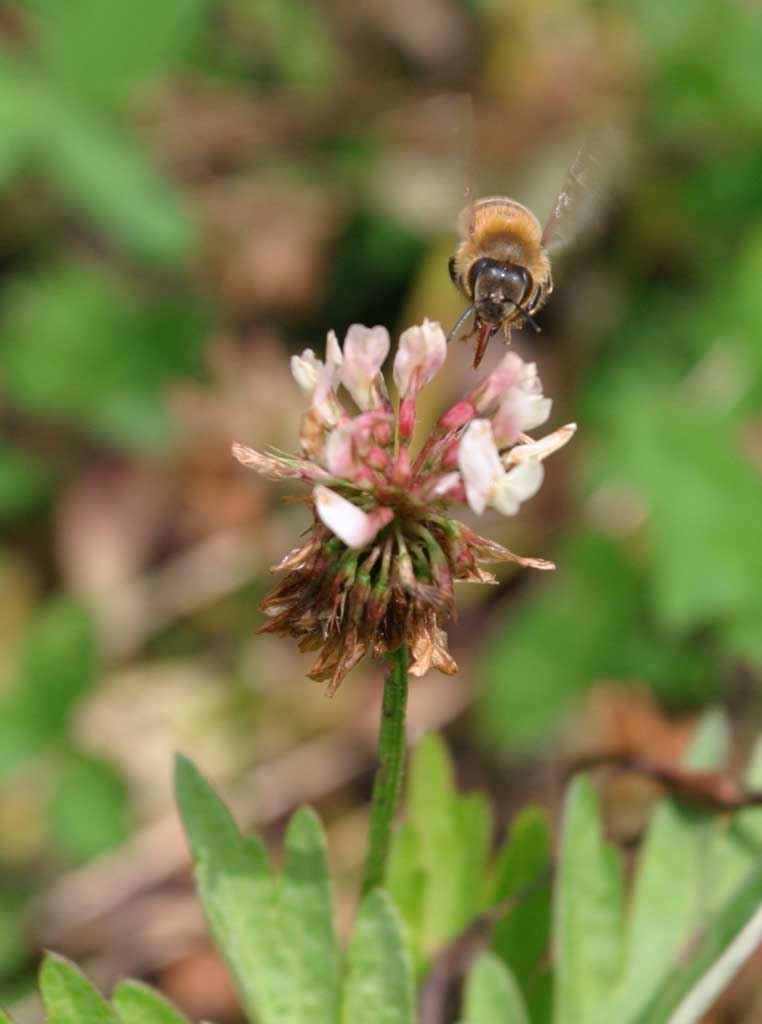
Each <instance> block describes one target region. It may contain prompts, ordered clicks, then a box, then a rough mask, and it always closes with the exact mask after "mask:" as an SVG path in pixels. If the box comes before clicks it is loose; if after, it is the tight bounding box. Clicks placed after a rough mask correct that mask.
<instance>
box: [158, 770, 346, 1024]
mask: <svg viewBox="0 0 762 1024" xmlns="http://www.w3.org/2000/svg"><path fill="white" fill-rule="evenodd" d="M175 779H176V791H177V800H178V803H179V806H180V812H181V814H182V818H183V822H184V824H185V829H186V832H187V834H188V839H189V842H190V845H191V851H192V854H193V860H194V865H195V876H196V881H197V884H198V888H199V895H200V897H201V902H202V904H203V907H204V911H205V914H206V917H207V920H208V921H209V925H210V928H211V931H212V934H213V936H214V939H215V942H216V943H217V945H218V947H219V948H220V951H221V952H222V954H223V956H225V958H226V960H227V961H228V963H229V964H230V967H231V970H232V973H233V976H234V978H235V980H236V982H237V985H238V988H239V990H240V992H241V996H242V999H243V1001H244V1004H245V1006H246V1008H247V1010H248V1012H249V1014H250V1015H251V1017H252V1018H253V1019H255V1020H257V1021H262V1022H263V1024H276V1022H277V1024H290V1022H294V1024H307V1022H308V1021H309V1022H314V1024H321V1022H325V1024H329V1022H330V1024H333V1022H334V1021H335V1019H336V1006H337V1002H338V994H337V989H338V952H337V948H336V938H335V935H334V931H333V919H332V912H331V899H330V886H329V881H328V872H327V868H326V864H325V849H324V840H323V835H322V831H321V829H320V826H319V823H318V821H317V819H316V818H315V816H314V815H313V814H312V812H311V811H308V810H302V811H300V812H298V813H297V814H296V815H295V816H294V818H293V819H292V822H291V825H290V826H289V830H288V835H287V840H286V865H285V867H284V872H283V876H282V878H281V879H280V880H276V878H275V877H274V875H273V872H272V869H271V867H270V864H269V861H268V858H267V854H266V851H265V849H264V846H263V844H262V843H261V841H260V840H259V839H258V838H256V837H255V836H251V837H247V838H245V839H244V838H242V837H241V835H240V833H239V832H238V829H237V827H236V825H235V823H234V822H233V819H232V818H231V816H230V814H229V812H228V810H227V808H226V807H225V805H224V804H223V802H222V801H221V800H220V798H219V797H218V796H217V795H216V794H215V793H214V792H213V791H212V789H211V788H210V787H209V785H208V784H207V783H206V782H205V781H204V779H203V778H202V777H201V775H200V774H199V772H198V771H197V769H196V768H195V767H194V766H193V765H192V764H191V762H190V761H188V760H186V759H185V758H182V757H179V758H178V759H177V768H176V776H175Z"/></svg>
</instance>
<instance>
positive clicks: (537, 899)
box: [492, 807, 552, 1004]
mask: <svg viewBox="0 0 762 1024" xmlns="http://www.w3.org/2000/svg"><path fill="white" fill-rule="evenodd" d="M551 872H552V846H551V835H550V824H549V822H548V819H547V816H546V815H545V813H544V811H542V810H541V809H540V808H535V807H526V808H524V809H523V810H522V811H520V812H519V813H518V814H517V815H516V817H515V818H514V819H513V822H512V824H511V829H510V833H509V835H508V837H507V839H506V841H505V844H504V846H503V849H502V850H501V851H500V852H499V853H498V855H497V858H496V863H495V868H494V872H493V873H494V878H495V883H494V889H493V896H492V902H493V904H497V903H504V902H507V903H508V905H509V906H510V908H511V909H510V911H509V912H508V913H506V914H505V915H504V916H503V917H502V918H501V919H500V920H499V921H498V922H497V924H496V925H495V929H494V933H493V938H492V948H493V949H494V950H495V952H496V953H497V954H498V955H499V956H500V958H501V959H502V960H503V962H504V963H505V964H506V965H507V966H508V967H509V968H510V970H511V973H512V975H513V976H514V977H515V979H516V981H517V982H518V983H519V985H520V986H521V989H522V991H523V992H524V994H525V996H526V998H527V1000H528V1001H529V1002H530V1004H531V1003H532V1002H533V1001H534V1000H535V999H537V998H538V996H539V995H540V993H541V992H542V991H543V977H542V974H541V960H542V957H543V955H544V953H545V950H546V949H547V947H548V942H549V938H550V906H551V903H550V896H551V886H550V879H551Z"/></svg>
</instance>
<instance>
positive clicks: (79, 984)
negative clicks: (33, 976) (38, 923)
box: [0, 954, 188, 1024]
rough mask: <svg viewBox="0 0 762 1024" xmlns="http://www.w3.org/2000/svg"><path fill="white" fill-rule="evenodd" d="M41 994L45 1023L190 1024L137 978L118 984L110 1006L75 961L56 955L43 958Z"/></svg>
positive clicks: (0, 1019) (0, 1018)
mask: <svg viewBox="0 0 762 1024" xmlns="http://www.w3.org/2000/svg"><path fill="white" fill-rule="evenodd" d="M40 994H41V995H42V1001H43V1005H44V1007H45V1012H46V1015H47V1016H46V1024H56V1022H57V1024H188V1021H187V1019H186V1018H185V1017H184V1016H183V1015H182V1014H181V1013H178V1011H177V1010H176V1009H175V1008H174V1007H173V1006H172V1005H171V1003H169V1002H167V1000H166V999H164V998H163V997H162V996H160V995H159V994H158V993H157V992H154V991H153V989H151V988H149V987H148V986H147V985H143V984H141V983H140V982H137V981H124V982H122V983H121V984H120V985H118V986H117V987H116V989H115V990H114V995H113V998H112V1005H111V1006H110V1005H109V1004H108V1003H107V1002H106V1000H105V999H104V998H103V997H102V996H101V994H100V993H99V992H98V990H97V989H96V988H95V987H94V986H93V985H91V983H90V982H89V981H88V980H87V978H85V976H84V975H83V974H82V972H81V971H80V970H79V969H78V968H77V967H76V966H75V965H74V964H72V963H70V962H69V961H68V960H66V959H64V958H63V957H60V956H56V955H55V954H48V956H46V957H45V959H44V960H43V963H42V968H41V969H40ZM8 1019H10V1018H8ZM0 1021H2V1017H0Z"/></svg>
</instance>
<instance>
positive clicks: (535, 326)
mask: <svg viewBox="0 0 762 1024" xmlns="http://www.w3.org/2000/svg"><path fill="white" fill-rule="evenodd" d="M514 306H515V307H516V309H518V311H519V312H520V313H521V315H522V316H523V317H524V319H525V320H526V322H527V323H528V324H529V326H530V327H531V328H532V330H533V331H534V332H535V333H536V334H539V333H540V331H541V330H542V328H541V327H540V325H539V324H538V323H537V321H536V320H535V318H534V317H533V316H532V315H531V313H528V312H527V311H526V309H524V307H523V306H522V305H520V304H519V303H518V302H514Z"/></svg>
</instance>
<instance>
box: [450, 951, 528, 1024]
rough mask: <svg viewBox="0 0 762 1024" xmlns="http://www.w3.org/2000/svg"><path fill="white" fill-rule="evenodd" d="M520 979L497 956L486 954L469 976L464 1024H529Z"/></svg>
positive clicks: (479, 959) (464, 1000) (464, 998)
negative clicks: (518, 980)
mask: <svg viewBox="0 0 762 1024" xmlns="http://www.w3.org/2000/svg"><path fill="white" fill-rule="evenodd" d="M529 1020H530V1018H529V1013H528V1011H527V1008H526V1006H525V1005H524V1000H523V998H522V996H521V991H520V989H519V987H518V985H517V984H516V979H515V978H514V977H513V975H512V974H511V972H510V971H509V970H508V968H507V967H506V966H505V964H504V963H503V962H502V961H501V960H500V959H498V957H496V956H495V955H494V954H493V953H483V954H482V955H481V956H480V957H479V958H478V960H477V961H476V963H475V964H474V966H473V967H472V968H471V971H470V973H469V976H468V980H467V982H466V986H465V992H464V996H463V1018H462V1021H461V1024H529Z"/></svg>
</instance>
